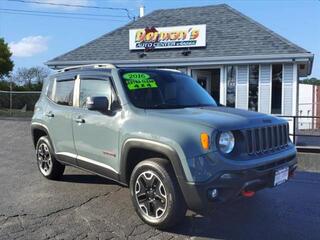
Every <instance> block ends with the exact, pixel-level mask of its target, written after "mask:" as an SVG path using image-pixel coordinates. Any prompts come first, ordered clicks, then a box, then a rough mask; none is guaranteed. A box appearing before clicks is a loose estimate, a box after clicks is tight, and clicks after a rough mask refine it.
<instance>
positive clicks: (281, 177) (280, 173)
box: [273, 167, 289, 186]
mask: <svg viewBox="0 0 320 240" xmlns="http://www.w3.org/2000/svg"><path fill="white" fill-rule="evenodd" d="M288 177H289V167H285V168H280V169H277V170H276V172H275V174H274V183H273V185H274V186H278V185H280V184H282V183H284V182H286V181H287V180H288Z"/></svg>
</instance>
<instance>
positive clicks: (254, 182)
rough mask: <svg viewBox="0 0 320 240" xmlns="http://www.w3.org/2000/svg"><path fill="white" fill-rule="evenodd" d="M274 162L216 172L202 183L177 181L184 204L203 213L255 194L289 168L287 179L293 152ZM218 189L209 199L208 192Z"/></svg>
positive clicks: (293, 164) (293, 165) (292, 166)
mask: <svg viewBox="0 0 320 240" xmlns="http://www.w3.org/2000/svg"><path fill="white" fill-rule="evenodd" d="M273 158H274V161H268V162H265V163H262V164H260V165H256V164H254V165H252V166H250V164H248V165H247V166H244V165H243V166H242V167H239V166H235V167H234V169H232V167H230V165H229V167H228V168H226V169H225V170H222V171H219V172H217V173H216V174H215V176H214V177H213V178H211V179H210V180H208V181H206V182H204V183H190V182H186V181H179V183H180V187H181V190H182V192H183V195H184V198H185V201H186V203H187V205H188V207H189V208H190V209H191V210H195V211H198V210H203V209H206V208H208V207H210V206H212V205H217V204H219V203H224V202H228V201H231V200H234V199H236V198H239V197H240V196H241V193H242V192H243V191H245V192H248V191H253V192H256V191H258V190H260V189H263V188H268V187H273V186H274V176H275V172H276V170H278V169H281V168H284V167H288V168H289V177H290V176H292V175H293V172H294V171H295V170H296V168H297V159H296V153H295V151H291V153H290V154H283V153H282V154H281V155H278V156H273ZM212 189H217V191H218V195H217V197H215V198H213V199H212V198H211V197H210V196H209V191H210V190H212Z"/></svg>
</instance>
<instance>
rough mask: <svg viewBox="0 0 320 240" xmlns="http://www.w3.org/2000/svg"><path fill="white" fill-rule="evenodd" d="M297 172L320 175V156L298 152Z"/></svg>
mask: <svg viewBox="0 0 320 240" xmlns="http://www.w3.org/2000/svg"><path fill="white" fill-rule="evenodd" d="M297 157H298V170H300V171H305V172H318V173H320V154H319V153H302V152H298V154H297Z"/></svg>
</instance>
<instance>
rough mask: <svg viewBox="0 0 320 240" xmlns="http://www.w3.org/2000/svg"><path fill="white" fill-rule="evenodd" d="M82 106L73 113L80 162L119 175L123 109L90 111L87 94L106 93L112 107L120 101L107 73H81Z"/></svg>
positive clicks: (81, 165) (105, 174)
mask: <svg viewBox="0 0 320 240" xmlns="http://www.w3.org/2000/svg"><path fill="white" fill-rule="evenodd" d="M79 89H80V91H79V109H78V111H77V112H75V114H74V117H73V131H74V142H75V148H76V151H77V154H78V156H77V161H78V165H79V166H80V167H82V168H85V169H88V170H91V171H94V172H96V173H99V174H102V175H104V176H109V177H112V178H117V174H118V171H119V161H118V159H119V152H118V138H119V131H120V127H119V125H120V124H119V123H120V122H121V121H120V118H121V113H120V111H115V112H113V113H112V114H111V113H110V114H108V113H103V112H99V111H90V110H88V109H87V108H86V99H87V97H98V96H106V97H108V100H109V108H111V107H112V106H115V105H116V104H114V103H115V101H117V99H116V97H115V94H114V90H113V87H112V84H111V79H110V78H109V77H107V76H95V75H80V87H79Z"/></svg>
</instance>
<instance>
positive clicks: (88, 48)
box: [46, 4, 313, 67]
mask: <svg viewBox="0 0 320 240" xmlns="http://www.w3.org/2000/svg"><path fill="white" fill-rule="evenodd" d="M197 24H206V27H207V30H206V31H207V36H206V41H207V45H206V47H204V48H192V49H191V53H190V54H189V55H188V56H184V55H183V54H182V49H172V48H171V49H161V50H160V49H157V50H154V51H152V52H147V54H146V56H144V57H143V58H140V57H139V54H138V53H139V52H140V53H141V50H131V51H130V50H129V29H135V28H145V27H151V26H155V27H156V28H157V27H168V26H183V25H197ZM275 55H277V56H287V57H293V56H297V57H299V56H302V57H305V58H308V57H309V58H310V59H311V58H312V57H313V55H312V54H310V53H309V52H308V51H307V50H305V49H303V48H301V47H299V46H297V45H295V44H294V43H292V42H290V41H289V40H287V39H285V38H283V37H281V36H280V35H278V34H276V33H274V32H273V31H271V30H269V29H268V28H266V27H264V26H263V25H261V24H259V23H257V22H256V21H254V20H252V19H250V18H249V17H247V16H245V15H243V14H242V13H240V12H238V11H237V10H235V9H233V8H231V7H230V6H228V5H226V4H220V5H212V6H204V7H189V8H177V9H161V10H156V11H153V12H151V13H150V14H148V15H146V16H144V17H142V18H139V19H138V20H136V21H133V22H130V23H129V24H127V25H125V26H123V27H120V28H118V29H116V30H114V31H112V32H109V33H107V34H105V35H103V36H101V37H99V38H97V39H95V40H93V41H91V42H89V43H87V44H85V45H83V46H80V47H79V48H76V49H74V50H72V51H70V52H68V53H65V54H63V55H61V56H58V57H56V58H54V59H52V60H50V61H48V62H47V63H46V64H47V65H49V66H51V67H59V66H62V65H64V66H68V65H72V64H85V63H101V62H109V63H114V64H119V63H123V64H125V63H143V62H152V61H153V60H154V61H155V62H167V61H173V60H174V61H176V62H179V61H180V60H181V62H183V61H191V60H194V59H208V60H209V59H220V58H221V59H227V58H228V57H230V58H234V59H240V58H242V57H244V56H246V57H248V56H250V57H251V59H256V58H264V56H275ZM248 59H249V58H248ZM311 62H312V59H311Z"/></svg>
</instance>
